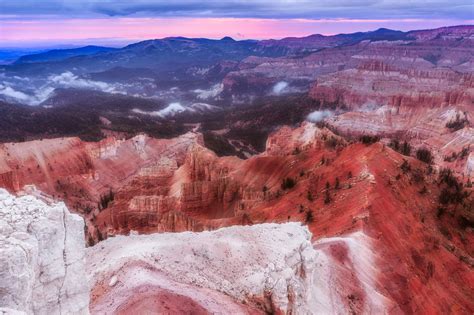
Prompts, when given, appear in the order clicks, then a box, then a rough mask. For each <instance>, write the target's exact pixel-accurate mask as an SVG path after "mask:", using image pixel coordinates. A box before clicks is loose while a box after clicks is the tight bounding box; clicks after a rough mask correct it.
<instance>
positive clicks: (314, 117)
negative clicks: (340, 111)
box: [306, 109, 334, 123]
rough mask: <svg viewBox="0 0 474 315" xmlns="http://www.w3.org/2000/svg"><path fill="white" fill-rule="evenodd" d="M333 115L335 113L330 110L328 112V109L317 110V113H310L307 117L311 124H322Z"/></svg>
mask: <svg viewBox="0 0 474 315" xmlns="http://www.w3.org/2000/svg"><path fill="white" fill-rule="evenodd" d="M333 115H334V113H333V112H332V111H330V110H327V109H326V110H316V111H314V112H312V113H310V114H309V115H308V116H307V117H306V120H308V121H310V122H313V123H317V122H320V121H322V120H323V119H325V118H328V117H331V116H333Z"/></svg>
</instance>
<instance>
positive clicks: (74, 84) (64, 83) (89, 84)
mask: <svg viewBox="0 0 474 315" xmlns="http://www.w3.org/2000/svg"><path fill="white" fill-rule="evenodd" d="M49 80H50V82H51V83H52V84H53V85H54V86H56V87H64V88H75V89H92V90H99V91H102V92H107V93H121V92H120V91H118V89H117V86H116V85H113V84H108V83H106V82H101V81H93V80H87V79H82V78H79V77H78V76H76V75H75V74H73V73H71V72H69V71H66V72H64V73H61V74H59V75H52V76H50V77H49Z"/></svg>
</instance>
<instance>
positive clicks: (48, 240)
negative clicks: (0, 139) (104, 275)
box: [0, 189, 89, 314]
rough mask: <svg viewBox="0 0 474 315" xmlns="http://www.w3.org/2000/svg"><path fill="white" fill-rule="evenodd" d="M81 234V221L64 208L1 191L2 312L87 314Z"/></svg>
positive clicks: (0, 277) (86, 289)
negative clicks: (7, 309)
mask: <svg viewBox="0 0 474 315" xmlns="http://www.w3.org/2000/svg"><path fill="white" fill-rule="evenodd" d="M83 231H84V222H83V220H82V218H81V217H79V216H78V215H76V214H71V213H69V211H68V210H67V208H66V207H65V206H64V204H62V203H58V204H53V205H48V204H46V203H44V202H42V201H41V200H39V199H36V198H35V197H32V196H24V197H14V196H12V195H10V194H9V193H8V192H7V191H5V190H3V189H0V279H1V281H0V307H2V308H3V307H4V308H10V309H12V310H17V311H19V312H25V313H26V314H89V286H88V284H87V282H86V281H84V279H85V277H86V270H85V242H84V234H83ZM7 314H10V312H7ZM13 314H14V313H13Z"/></svg>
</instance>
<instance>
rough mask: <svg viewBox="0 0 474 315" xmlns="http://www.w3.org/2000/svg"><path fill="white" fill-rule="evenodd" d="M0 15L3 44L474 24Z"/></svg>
mask: <svg viewBox="0 0 474 315" xmlns="http://www.w3.org/2000/svg"><path fill="white" fill-rule="evenodd" d="M5 17H6V16H3V18H2V16H0V43H1V44H0V45H1V46H3V47H8V46H10V47H12V46H29V45H35V44H36V45H37V44H41V45H48V44H51V45H54V44H61V43H62V44H84V43H96V44H104V45H106V44H107V43H113V42H114V41H115V42H134V41H138V40H143V39H152V38H163V37H167V36H185V37H207V38H221V37H223V36H231V37H234V38H235V39H264V38H282V37H287V36H306V35H310V34H315V33H319V34H326V35H329V34H337V33H351V32H357V31H369V30H374V29H377V28H380V27H386V28H392V29H398V30H412V29H424V28H435V27H440V26H447V25H458V24H473V21H472V20H470V21H459V20H442V19H441V20H423V19H390V20H355V19H323V20H310V19H256V18H97V19H15V17H14V16H13V17H12V16H8V17H6V18H5Z"/></svg>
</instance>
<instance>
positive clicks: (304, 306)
mask: <svg viewBox="0 0 474 315" xmlns="http://www.w3.org/2000/svg"><path fill="white" fill-rule="evenodd" d="M315 255H316V252H315V250H314V249H313V246H312V244H311V233H310V232H309V231H308V229H307V228H306V227H304V226H301V225H300V224H298V223H287V224H261V225H254V226H234V227H227V228H222V229H219V230H216V231H211V232H200V233H192V232H184V233H164V234H152V235H131V236H116V237H113V238H109V239H107V240H105V241H103V242H100V243H99V244H97V245H95V246H94V247H90V248H88V249H87V269H88V270H87V273H88V275H89V277H90V284H91V287H92V300H91V312H92V313H100V314H110V313H114V312H116V311H117V310H121V311H122V312H132V311H134V312H139V310H140V309H141V310H143V307H142V308H140V305H143V304H146V303H148V302H146V301H147V299H148V300H149V298H150V296H149V294H150V292H152V291H153V290H155V292H158V291H160V290H161V291H163V292H167V294H170V293H172V294H173V295H174V296H180V297H181V298H182V297H186V299H191V300H192V301H193V303H196V304H198V305H199V307H201V308H203V309H205V310H206V311H207V312H210V313H233V314H241V313H246V311H245V308H247V307H251V308H253V309H258V310H260V311H264V310H265V311H270V312H276V313H284V314H285V313H292V314H308V313H313V311H314V310H312V305H314V303H313V302H312V299H313V298H314V294H313V292H312V281H313V277H312V275H313V273H314V270H313V269H314V267H315V263H314V262H315V258H316V257H315ZM141 294H143V296H142V297H140V295H141ZM132 299H133V301H132ZM239 307H244V308H243V309H242V308H239Z"/></svg>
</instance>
